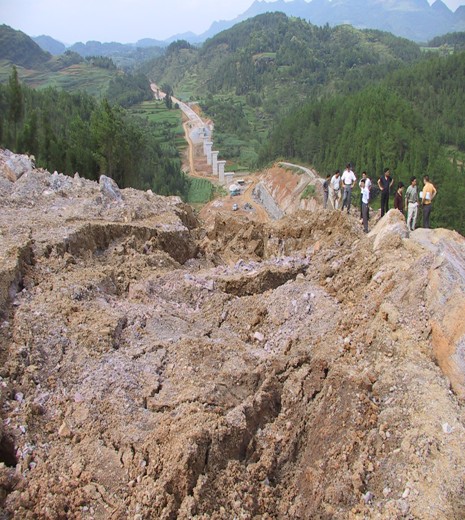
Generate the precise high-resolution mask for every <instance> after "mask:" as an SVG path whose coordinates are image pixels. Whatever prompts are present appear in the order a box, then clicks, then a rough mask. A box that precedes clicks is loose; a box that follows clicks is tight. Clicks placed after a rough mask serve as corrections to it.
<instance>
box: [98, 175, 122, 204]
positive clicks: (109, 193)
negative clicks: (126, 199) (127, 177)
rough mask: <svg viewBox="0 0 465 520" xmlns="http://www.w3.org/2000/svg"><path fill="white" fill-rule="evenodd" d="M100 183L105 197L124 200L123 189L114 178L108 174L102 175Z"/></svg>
mask: <svg viewBox="0 0 465 520" xmlns="http://www.w3.org/2000/svg"><path fill="white" fill-rule="evenodd" d="M99 185H100V192H101V193H102V195H103V196H104V197H106V198H108V199H111V200H115V201H118V202H119V201H121V200H123V196H122V195H121V191H120V189H119V187H118V185H117V184H116V182H115V181H114V180H113V179H112V178H110V177H107V176H106V175H100V179H99Z"/></svg>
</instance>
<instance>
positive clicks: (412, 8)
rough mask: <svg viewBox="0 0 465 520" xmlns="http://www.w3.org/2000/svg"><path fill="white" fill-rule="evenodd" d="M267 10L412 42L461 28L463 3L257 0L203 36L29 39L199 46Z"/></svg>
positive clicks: (95, 49)
mask: <svg viewBox="0 0 465 520" xmlns="http://www.w3.org/2000/svg"><path fill="white" fill-rule="evenodd" d="M267 12H282V13H284V14H286V15H287V16H292V17H297V18H302V19H304V20H307V21H309V22H311V23H312V24H313V25H319V26H323V25H326V24H328V25H330V26H331V27H334V26H336V25H343V24H346V25H352V26H353V27H355V28H357V29H379V30H382V31H387V32H390V33H392V34H394V35H395V36H401V37H404V38H408V39H409V40H413V41H415V42H427V41H429V40H431V39H432V38H434V37H436V36H442V35H444V34H447V33H451V32H461V31H465V6H463V5H462V6H460V7H458V8H457V10H456V11H455V12H452V11H451V10H450V9H449V7H447V5H446V4H445V3H444V2H443V1H442V0H436V1H435V2H434V3H433V4H432V5H429V3H428V1H427V0H311V1H310V2H307V1H306V0H292V1H285V0H276V1H274V2H269V1H266V0H256V1H255V2H254V3H253V4H252V5H251V6H250V7H249V8H248V9H247V10H246V11H245V12H244V13H242V14H241V15H239V16H237V17H236V18H234V19H232V20H221V21H215V22H213V23H212V25H211V26H210V28H209V29H208V30H207V31H205V32H204V33H202V34H194V33H193V32H186V33H182V34H176V35H173V36H171V37H170V38H167V39H166V40H163V41H161V40H156V39H152V38H144V39H141V40H139V41H138V42H136V43H128V44H121V43H117V42H110V43H101V42H97V41H88V42H86V43H83V42H77V43H74V44H73V45H71V46H68V47H66V46H64V44H63V43H61V42H59V41H57V40H54V39H53V38H51V37H50V36H38V37H34V38H32V39H33V40H34V41H35V42H36V43H37V44H38V45H39V46H40V47H41V48H42V49H43V50H45V51H47V52H50V53H51V54H60V53H63V52H65V51H66V50H72V51H75V52H78V53H79V54H81V55H82V56H84V57H86V56H91V55H96V54H99V55H101V56H112V55H113V54H115V53H119V52H122V51H123V52H127V51H129V50H134V49H135V48H147V47H166V46H167V45H169V44H170V43H172V42H173V41H176V40H186V41H188V42H189V43H191V44H200V43H202V42H204V41H205V40H207V39H208V38H212V37H213V36H215V35H216V34H218V33H219V32H222V31H224V30H226V29H230V28H231V27H233V26H234V25H236V24H237V23H239V22H242V21H244V20H247V19H249V18H253V17H255V16H257V15H259V14H264V13H267Z"/></svg>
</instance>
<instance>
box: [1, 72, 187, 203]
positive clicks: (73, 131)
mask: <svg viewBox="0 0 465 520" xmlns="http://www.w3.org/2000/svg"><path fill="white" fill-rule="evenodd" d="M153 134H154V132H153V128H151V126H150V124H149V123H146V122H143V121H139V120H135V119H131V118H130V117H129V115H128V114H127V112H126V111H125V110H124V109H123V108H122V107H120V106H119V105H111V104H110V103H109V102H108V101H107V100H106V99H104V100H103V101H100V102H99V101H97V100H96V99H94V98H92V97H91V96H89V95H86V94H84V93H79V94H68V93H66V92H64V91H59V90H56V89H51V88H49V89H46V90H43V91H35V90H33V89H30V88H28V87H27V86H24V85H22V84H20V82H19V80H18V75H17V71H16V69H13V72H12V74H11V77H10V80H9V83H8V85H0V144H1V146H3V147H5V148H8V149H10V150H13V151H15V152H18V153H28V154H32V155H34V156H35V158H36V164H37V165H38V166H40V167H43V168H46V169H48V170H49V171H54V170H58V171H60V172H63V173H66V174H74V172H75V171H78V172H79V173H80V174H81V175H83V176H85V177H87V178H90V179H98V177H99V176H100V175H101V174H106V175H108V176H110V177H112V178H113V179H115V181H116V182H117V183H118V184H119V186H121V187H134V188H140V189H148V188H151V189H153V190H154V191H155V192H157V193H160V194H162V195H171V194H179V195H184V194H185V193H186V191H187V181H186V179H185V177H184V175H183V173H182V172H181V168H180V160H179V157H178V155H177V152H176V151H175V149H174V147H172V148H171V150H172V153H171V154H170V155H168V154H167V153H166V151H162V149H161V147H160V145H159V144H158V143H157V142H156V140H155V138H154V136H153Z"/></svg>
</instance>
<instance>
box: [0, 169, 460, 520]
mask: <svg viewBox="0 0 465 520" xmlns="http://www.w3.org/2000/svg"><path fill="white" fill-rule="evenodd" d="M0 169H1V161H0ZM0 195H1V198H2V210H1V213H0V215H1V216H0V232H1V234H0V248H1V249H0V254H1V259H0V271H1V283H0V307H1V310H2V319H1V322H0V367H1V368H0V389H1V397H0V406H1V419H2V422H1V425H0V511H2V513H0V518H2V519H10V518H15V519H16V518H17V519H29V518H30V519H33V518H41V519H42V518H44V519H60V518H63V519H65V518H66V519H91V518H94V519H121V520H122V519H127V518H130V519H134V520H142V519H152V518H159V519H173V518H179V519H188V518H198V519H231V518H238V519H240V518H241V519H253V518H262V519H266V518H269V519H271V518H295V519H299V518H301V519H306V518H327V519H330V518H335V519H347V518H351V519H363V518H379V519H393V518H421V519H428V518H431V519H440V518H444V519H446V518H447V519H453V518H457V519H459V518H463V511H464V510H465V501H464V496H465V495H464V479H463V468H464V467H465V452H464V450H463V446H464V441H465V431H464V422H465V416H464V408H463V401H461V399H462V398H463V396H464V379H463V377H464V374H465V370H464V364H463V362H464V330H463V320H462V318H461V316H460V314H461V313H459V312H458V310H459V309H460V308H462V309H463V303H464V293H465V290H464V287H465V285H464V284H465V273H464V261H463V259H464V258H465V240H464V238H463V237H461V236H460V235H457V234H456V233H453V232H450V231H446V230H417V231H415V232H413V233H411V234H410V236H408V231H407V229H406V226H405V223H404V222H403V220H402V219H401V217H400V214H398V213H397V212H395V211H391V212H390V213H389V214H388V215H387V216H386V217H385V218H384V219H383V220H382V221H380V222H379V223H378V224H377V226H376V227H375V228H374V229H373V231H372V232H371V233H370V234H369V235H365V234H363V233H362V230H361V227H360V224H359V222H358V221H357V220H356V219H355V218H353V217H351V216H347V215H345V214H342V213H340V212H334V211H329V210H328V211H323V210H320V211H319V212H303V211H300V212H299V211H297V212H296V213H295V214H293V215H292V216H291V217H286V218H284V219H282V220H280V221H277V222H274V223H263V222H261V223H257V222H253V221H251V220H250V219H249V218H245V217H241V216H240V215H233V214H221V213H219V214H218V215H217V216H216V218H215V219H214V222H213V223H212V225H211V226H209V227H208V228H203V226H202V224H201V223H200V222H198V221H196V218H195V216H194V215H193V213H192V211H191V210H190V208H189V207H187V206H185V205H184V204H182V202H181V201H180V200H179V199H176V198H163V197H158V196H156V195H154V194H152V193H143V192H137V191H135V190H121V191H120V190H119V189H118V187H117V186H115V185H113V184H112V183H111V180H109V179H106V178H103V179H101V181H100V183H99V184H97V183H94V182H91V181H86V180H84V179H81V178H79V177H78V176H76V177H75V178H70V177H65V176H63V175H59V174H53V175H51V174H49V173H48V172H45V171H42V170H35V169H34V168H33V167H31V168H30V169H29V170H26V171H25V172H23V173H21V174H20V175H16V180H15V179H13V177H12V176H11V174H9V176H8V179H7V178H5V177H4V178H1V181H0ZM460 306H461V307H460Z"/></svg>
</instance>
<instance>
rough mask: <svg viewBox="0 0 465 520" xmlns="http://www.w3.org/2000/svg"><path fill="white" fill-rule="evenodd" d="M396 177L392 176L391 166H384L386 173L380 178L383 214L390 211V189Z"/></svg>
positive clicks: (379, 185) (379, 186)
mask: <svg viewBox="0 0 465 520" xmlns="http://www.w3.org/2000/svg"><path fill="white" fill-rule="evenodd" d="M393 183H394V179H393V178H392V177H391V172H390V170H389V168H384V173H383V175H381V177H380V178H379V179H378V188H379V189H380V190H381V216H382V217H383V216H384V214H385V213H387V212H388V211H389V190H390V189H391V186H392V184H393Z"/></svg>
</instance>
